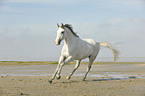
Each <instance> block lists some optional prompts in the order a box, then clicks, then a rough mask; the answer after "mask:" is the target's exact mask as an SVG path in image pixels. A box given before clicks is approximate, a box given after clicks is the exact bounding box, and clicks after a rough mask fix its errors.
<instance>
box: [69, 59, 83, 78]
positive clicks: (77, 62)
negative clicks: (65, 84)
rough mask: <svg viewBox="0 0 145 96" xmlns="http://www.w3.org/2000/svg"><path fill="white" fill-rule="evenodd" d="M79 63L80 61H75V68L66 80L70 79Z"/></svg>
mask: <svg viewBox="0 0 145 96" xmlns="http://www.w3.org/2000/svg"><path fill="white" fill-rule="evenodd" d="M80 62H81V60H77V61H76V65H75V68H74V69H73V71H72V72H71V73H70V74H69V76H67V77H66V79H70V78H71V76H72V75H73V73H74V72H75V71H76V70H77V69H78V68H79V66H80Z"/></svg>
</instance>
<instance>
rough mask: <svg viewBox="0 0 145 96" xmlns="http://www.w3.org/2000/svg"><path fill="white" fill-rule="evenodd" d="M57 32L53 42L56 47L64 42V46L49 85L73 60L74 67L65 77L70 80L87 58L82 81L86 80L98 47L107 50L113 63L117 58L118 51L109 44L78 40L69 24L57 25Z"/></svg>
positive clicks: (58, 77) (91, 40)
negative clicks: (112, 56)
mask: <svg viewBox="0 0 145 96" xmlns="http://www.w3.org/2000/svg"><path fill="white" fill-rule="evenodd" d="M57 26H58V31H57V37H56V40H55V43H56V45H60V43H61V41H62V40H64V45H63V48H62V50H61V56H60V59H59V63H58V66H57V68H56V70H55V72H54V74H53V76H52V78H51V79H50V80H49V82H50V83H52V81H53V80H54V79H55V77H57V79H60V78H61V76H60V73H61V70H62V67H63V66H64V65H65V64H66V63H69V62H71V61H73V60H76V65H75V68H74V69H73V71H72V72H71V73H70V74H69V76H67V77H66V79H70V78H71V76H72V75H73V73H74V72H75V71H76V70H77V69H78V67H79V65H80V62H81V60H82V59H85V58H89V65H88V68H87V71H86V74H85V76H84V78H83V80H85V79H86V76H87V74H88V72H89V71H90V69H91V66H92V63H93V61H94V60H95V59H96V57H97V55H98V53H99V50H100V46H103V47H107V48H109V49H110V50H111V51H112V53H113V55H114V61H116V58H117V57H118V51H117V50H116V49H114V48H113V47H112V46H111V44H110V43H109V42H96V41H95V40H93V39H80V38H79V36H78V35H77V34H76V33H75V32H74V31H73V29H72V26H71V25H70V24H65V25H64V24H62V25H61V26H60V25H59V24H57Z"/></svg>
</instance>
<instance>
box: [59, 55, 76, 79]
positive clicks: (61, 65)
mask: <svg viewBox="0 0 145 96" xmlns="http://www.w3.org/2000/svg"><path fill="white" fill-rule="evenodd" d="M73 60H74V59H73V57H72V56H69V57H67V58H66V59H65V61H64V62H62V63H61V64H60V67H59V69H58V72H57V79H60V78H61V76H60V73H61V70H62V67H63V66H64V65H65V64H66V63H69V62H71V61H73Z"/></svg>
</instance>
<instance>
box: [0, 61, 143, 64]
mask: <svg viewBox="0 0 145 96" xmlns="http://www.w3.org/2000/svg"><path fill="white" fill-rule="evenodd" d="M50 64H58V61H0V65H50ZM68 64H75V61H73V62H71V63H68ZM81 64H88V62H86V61H85V62H84V61H83V62H81ZM93 64H145V62H94V63H93Z"/></svg>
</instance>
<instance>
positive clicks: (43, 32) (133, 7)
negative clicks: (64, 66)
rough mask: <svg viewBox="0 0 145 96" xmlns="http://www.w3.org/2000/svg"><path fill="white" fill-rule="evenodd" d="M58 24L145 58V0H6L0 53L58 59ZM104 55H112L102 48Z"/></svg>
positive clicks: (0, 2) (2, 0)
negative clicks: (67, 24) (71, 27)
mask: <svg viewBox="0 0 145 96" xmlns="http://www.w3.org/2000/svg"><path fill="white" fill-rule="evenodd" d="M57 23H59V24H60V23H64V24H66V23H69V24H72V26H73V29H74V31H75V32H77V33H78V35H79V36H80V38H92V39H94V40H96V41H97V42H101V41H109V42H112V43H114V46H116V48H118V49H119V50H120V51H121V55H120V57H145V0H0V58H3V57H10V58H20V57H22V58H23V57H25V58H49V60H50V58H56V59H57V58H58V57H59V56H60V51H61V47H62V45H60V46H56V45H55V43H54V40H55V37H56V31H57V26H56V24H57ZM62 44H63V43H62ZM98 57H112V54H111V52H110V51H109V50H108V49H104V48H102V50H101V51H100V53H99V55H98Z"/></svg>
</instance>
